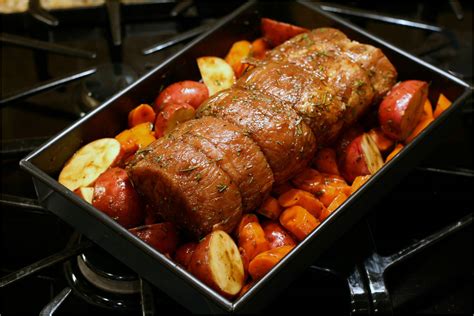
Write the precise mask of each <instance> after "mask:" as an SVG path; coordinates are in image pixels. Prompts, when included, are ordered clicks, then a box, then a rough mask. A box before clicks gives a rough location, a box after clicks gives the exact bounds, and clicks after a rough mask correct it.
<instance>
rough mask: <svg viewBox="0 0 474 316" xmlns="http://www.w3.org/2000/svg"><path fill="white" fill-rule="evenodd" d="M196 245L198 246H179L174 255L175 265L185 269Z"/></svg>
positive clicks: (189, 243)
mask: <svg viewBox="0 0 474 316" xmlns="http://www.w3.org/2000/svg"><path fill="white" fill-rule="evenodd" d="M197 245H198V244H197V243H195V242H188V243H185V244H182V245H181V246H179V248H178V249H176V253H175V255H174V260H175V261H176V263H177V264H180V265H182V266H183V267H184V268H186V269H187V268H188V267H189V263H190V262H191V260H192V257H193V254H194V251H195V250H196V247H197Z"/></svg>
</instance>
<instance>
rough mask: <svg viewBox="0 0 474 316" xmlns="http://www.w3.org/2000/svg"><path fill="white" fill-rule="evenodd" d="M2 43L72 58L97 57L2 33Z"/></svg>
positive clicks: (84, 51)
mask: <svg viewBox="0 0 474 316" xmlns="http://www.w3.org/2000/svg"><path fill="white" fill-rule="evenodd" d="M0 42H3V43H7V44H13V45H18V46H23V47H28V48H32V49H38V50H44V51H47V52H50V53H55V54H60V55H66V56H72V57H79V58H90V59H94V58H96V56H97V54H96V53H94V52H89V51H86V50H82V49H77V48H73V47H68V46H64V45H59V44H54V43H50V42H45V41H40V40H37V39H33V38H28V37H22V36H18V35H13V34H8V33H0Z"/></svg>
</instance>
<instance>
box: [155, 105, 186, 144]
mask: <svg viewBox="0 0 474 316" xmlns="http://www.w3.org/2000/svg"><path fill="white" fill-rule="evenodd" d="M194 113H195V110H194V108H193V107H192V106H191V105H189V104H187V103H169V104H167V105H165V107H164V108H163V109H162V110H161V112H160V113H158V115H157V116H156V121H155V137H156V138H160V137H162V136H164V135H167V134H168V133H170V132H171V131H172V130H173V129H175V127H176V126H177V125H178V124H179V123H183V122H186V121H189V120H190V119H192V118H194Z"/></svg>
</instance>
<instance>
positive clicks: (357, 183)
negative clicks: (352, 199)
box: [351, 176, 370, 194]
mask: <svg viewBox="0 0 474 316" xmlns="http://www.w3.org/2000/svg"><path fill="white" fill-rule="evenodd" d="M369 179H370V176H358V177H356V178H355V179H354V181H353V182H352V186H351V194H352V193H354V192H355V191H357V190H358V189H359V188H360V187H361V186H362V185H363V184H364V183H366V182H367V180H369Z"/></svg>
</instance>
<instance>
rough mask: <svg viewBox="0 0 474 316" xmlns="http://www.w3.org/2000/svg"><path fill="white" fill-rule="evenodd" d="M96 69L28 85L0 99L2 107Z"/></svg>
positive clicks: (76, 78)
mask: <svg viewBox="0 0 474 316" xmlns="http://www.w3.org/2000/svg"><path fill="white" fill-rule="evenodd" d="M95 71H96V69H95V68H92V69H88V70H84V71H81V72H78V73H74V74H69V75H66V76H64V77H61V78H56V79H53V80H49V81H46V82H42V83H39V84H37V85H34V86H33V87H28V88H26V89H24V90H20V91H16V92H13V93H11V94H7V95H6V96H5V97H4V98H3V99H1V100H0V107H4V106H7V105H8V104H9V103H11V102H13V101H16V100H18V99H22V98H26V97H29V96H32V95H35V94H37V93H40V92H43V91H46V90H50V89H54V88H57V87H59V86H61V85H63V84H66V83H69V82H72V81H75V80H78V79H80V78H84V77H86V76H90V75H92V74H93V73H95Z"/></svg>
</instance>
